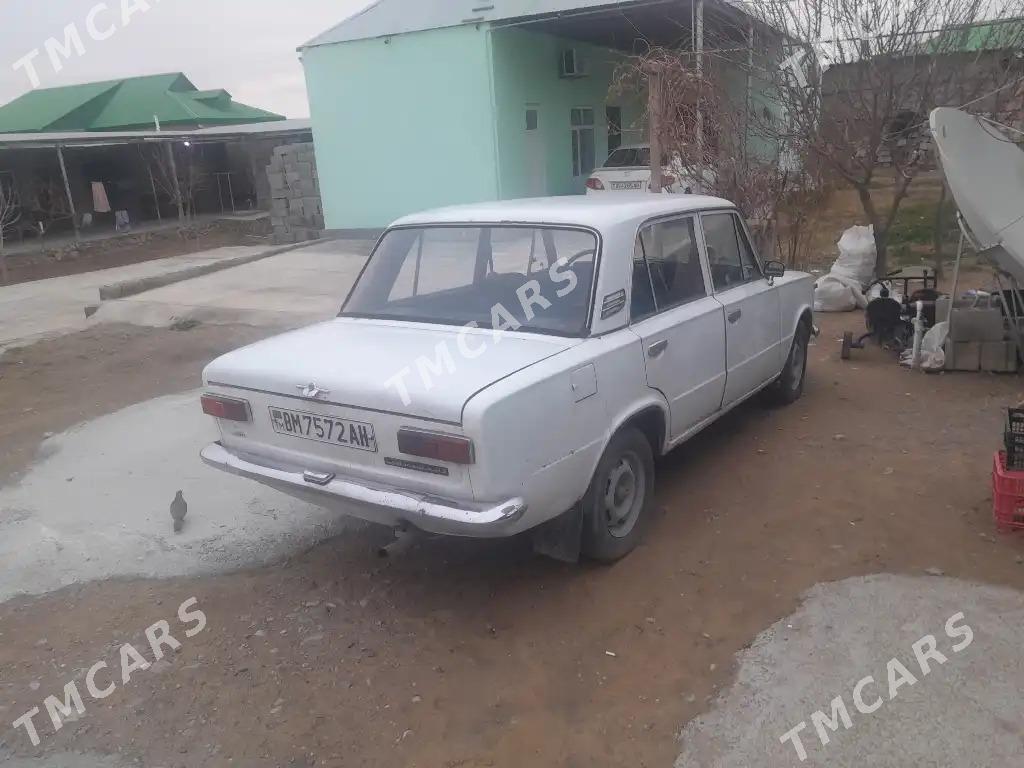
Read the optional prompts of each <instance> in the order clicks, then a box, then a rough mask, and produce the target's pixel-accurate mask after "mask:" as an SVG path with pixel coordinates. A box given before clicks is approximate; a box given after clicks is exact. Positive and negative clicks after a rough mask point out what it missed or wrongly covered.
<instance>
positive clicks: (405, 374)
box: [204, 318, 579, 424]
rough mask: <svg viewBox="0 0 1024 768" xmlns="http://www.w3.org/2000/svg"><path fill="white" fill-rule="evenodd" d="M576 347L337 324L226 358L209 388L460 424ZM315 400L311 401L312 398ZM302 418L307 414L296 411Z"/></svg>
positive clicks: (509, 336) (480, 334)
mask: <svg viewBox="0 0 1024 768" xmlns="http://www.w3.org/2000/svg"><path fill="white" fill-rule="evenodd" d="M577 343H579V340H578V339H572V338H563V337H555V336H544V335H540V334H526V333H503V334H501V335H500V336H498V335H495V334H493V333H492V332H491V331H488V330H483V329H476V328H453V327H451V326H433V325H428V324H421V323H408V322H394V321H385V320H366V319H356V318H337V319H335V320H331V321H329V322H326V323H321V324H318V325H314V326H311V327H309V328H304V329H301V330H298V331H292V332H290V333H286V334H283V335H281V336H277V337H274V338H271V339H267V340H265V341H261V342H257V343H256V344H253V345H251V346H248V347H244V348H242V349H239V350H236V351H235V352H231V353H228V354H227V355H224V356H223V357H221V358H219V359H217V360H215V361H214V362H213V363H211V364H210V365H209V366H208V367H207V369H206V370H205V371H204V382H206V383H207V384H211V385H216V386H223V387H230V388H239V389H245V390H252V391H255V392H262V393H267V394H274V395H279V396H282V397H283V398H287V399H290V400H295V401H297V402H298V403H299V405H301V401H302V400H308V401H316V402H319V403H327V404H334V405H337V406H340V407H343V408H345V409H356V410H366V411H378V412H385V413H392V414H400V415H407V416H413V417H417V418H420V419H426V420H431V421H439V422H446V423H449V424H459V423H461V421H462V408H463V406H464V405H465V403H466V401H467V400H469V398H471V397H472V396H473V395H474V394H476V393H477V392H479V391H480V390H482V389H484V388H486V387H487V386H489V385H491V384H493V383H494V382H496V381H499V380H501V379H503V378H505V377H506V376H509V375H511V374H513V373H515V372H516V371H519V370H522V369H523V368H526V367H529V366H531V365H533V364H535V363H537V362H540V361H541V360H544V359H546V358H548V357H551V356H552V355H556V354H558V353H559V352H562V351H564V350H566V349H568V348H569V347H571V346H574V345H575V344H577ZM314 390H315V391H314ZM300 410H301V409H300Z"/></svg>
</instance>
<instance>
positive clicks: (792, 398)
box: [768, 322, 811, 405]
mask: <svg viewBox="0 0 1024 768" xmlns="http://www.w3.org/2000/svg"><path fill="white" fill-rule="evenodd" d="M810 341H811V329H810V326H809V325H808V324H807V323H805V322H802V323H800V325H798V326H797V329H796V333H795V334H794V335H793V346H792V347H790V350H789V357H788V358H786V365H785V367H784V368H783V369H782V373H781V374H779V378H778V379H776V380H775V383H774V384H772V386H771V387H770V388H769V390H768V396H769V398H770V399H771V401H772V402H774V403H775V404H776V405H789V404H790V403H795V402H796V401H797V400H799V399H800V395H802V394H803V393H804V379H805V378H806V376H807V346H808V344H809V343H810Z"/></svg>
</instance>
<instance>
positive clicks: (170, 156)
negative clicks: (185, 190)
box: [164, 141, 185, 225]
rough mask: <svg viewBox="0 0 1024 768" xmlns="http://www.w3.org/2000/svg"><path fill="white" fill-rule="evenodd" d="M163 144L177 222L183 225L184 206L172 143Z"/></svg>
mask: <svg viewBox="0 0 1024 768" xmlns="http://www.w3.org/2000/svg"><path fill="white" fill-rule="evenodd" d="M164 146H165V147H167V163H168V165H169V167H170V171H171V184H172V185H173V187H174V199H175V201H176V202H177V203H178V223H179V224H181V225H184V224H185V206H184V204H183V203H182V200H181V185H180V184H179V183H178V165H177V163H175V162H174V144H173V142H170V141H169V142H167V143H166V144H164Z"/></svg>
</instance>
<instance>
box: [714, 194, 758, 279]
mask: <svg viewBox="0 0 1024 768" xmlns="http://www.w3.org/2000/svg"><path fill="white" fill-rule="evenodd" d="M701 223H702V225H703V227H704V242H705V243H706V244H707V249H708V265H709V266H710V267H711V280H712V282H713V283H714V285H715V290H716V291H726V290H728V289H729V288H732V287H733V286H736V285H741V284H743V283H746V282H749V281H751V280H754V279H756V278H758V277H760V276H761V269H760V267H759V266H758V264H757V260H756V259H755V258H754V253H753V251H752V250H751V248H750V244H749V243H748V242H747V238H746V234H745V233H744V232H742V231H741V230H740V228H739V220H738V219H737V218H736V216H734V215H733V214H731V213H711V214H706V215H704V216H702V217H701Z"/></svg>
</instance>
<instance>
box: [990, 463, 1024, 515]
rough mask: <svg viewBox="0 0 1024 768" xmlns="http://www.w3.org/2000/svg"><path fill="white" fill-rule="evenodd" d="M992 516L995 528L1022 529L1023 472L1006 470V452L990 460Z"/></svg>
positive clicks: (1023, 502) (1023, 508)
mask: <svg viewBox="0 0 1024 768" xmlns="http://www.w3.org/2000/svg"><path fill="white" fill-rule="evenodd" d="M992 514H993V516H994V517H995V520H996V527H997V528H1002V529H1013V528H1021V529H1024V471H1016V470H1012V469H1007V468H1006V452H1005V451H997V452H996V454H995V456H994V457H993V460H992Z"/></svg>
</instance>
